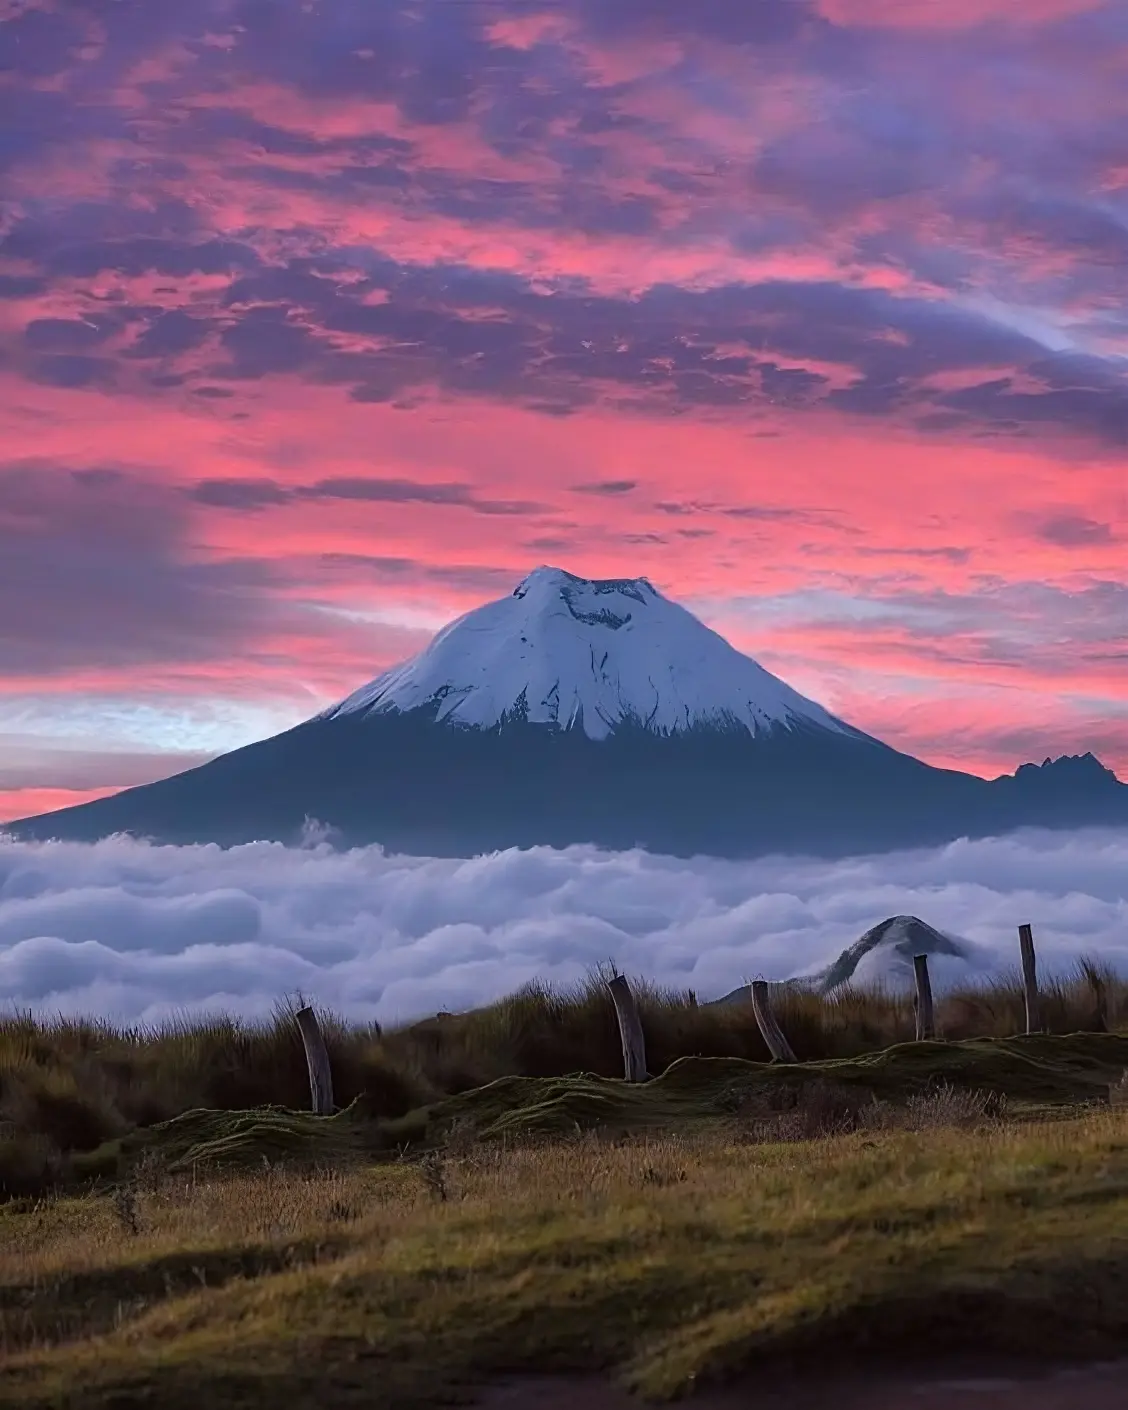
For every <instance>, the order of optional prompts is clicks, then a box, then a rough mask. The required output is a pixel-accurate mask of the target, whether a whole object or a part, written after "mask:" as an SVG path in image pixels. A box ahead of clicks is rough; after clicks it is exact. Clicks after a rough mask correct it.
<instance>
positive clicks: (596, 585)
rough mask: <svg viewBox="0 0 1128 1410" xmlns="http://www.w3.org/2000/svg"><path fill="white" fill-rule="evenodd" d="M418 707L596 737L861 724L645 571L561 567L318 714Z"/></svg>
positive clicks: (451, 716)
mask: <svg viewBox="0 0 1128 1410" xmlns="http://www.w3.org/2000/svg"><path fill="white" fill-rule="evenodd" d="M416 709H433V710H434V713H435V718H436V719H438V720H443V721H446V722H448V723H450V724H457V725H474V726H477V727H479V728H490V727H493V726H496V725H499V724H501V723H502V722H503V721H505V720H515V719H522V720H525V721H527V722H528V723H530V724H546V725H554V726H557V727H558V728H562V729H579V730H582V731H583V733H584V734H586V735H587V736H588V737H589V738H590V739H606V738H607V736H608V735H609V734H611V733H612V731H613V730H614V729H615V728H616V726H619V725H622V724H625V723H629V722H634V723H636V724H641V725H642V726H643V727H644V728H646V729H649V730H653V731H655V732H656V733H659V734H670V733H674V732H676V731H680V730H687V729H692V728H694V727H696V726H702V725H704V726H719V725H726V724H733V725H739V726H743V727H744V728H746V729H748V730H751V731H752V732H753V733H755V732H757V731H763V730H766V729H771V728H772V727H774V726H780V725H781V726H784V727H789V726H790V725H792V724H795V723H797V722H800V721H804V722H807V723H811V724H815V725H819V726H821V727H822V728H823V729H828V730H831V731H834V732H838V733H851V732H852V731H850V729H849V726H847V725H844V724H843V723H842V721H841V720H837V719H835V717H834V716H833V715H831V714H829V713H828V712H827V711H826V710H824V709H823V708H822V706H821V705H816V704H815V702H814V701H813V700H808V699H806V698H805V697H804V696H802V695H800V694H799V693H798V691H795V690H792V689H791V687H790V686H788V685H785V684H784V682H783V681H781V680H779V679H777V677H775V676H773V675H771V674H770V673H769V672H768V671H765V670H764V668H763V667H762V666H760V665H758V664H757V662H755V661H753V660H752V659H751V658H750V657H748V656H744V655H742V654H741V652H739V651H737V650H736V649H735V648H734V647H732V646H730V645H729V643H728V642H727V641H725V639H724V637H722V636H719V635H718V634H717V633H716V632H714V631H711V630H710V629H709V628H708V627H706V626H705V625H704V623H702V622H699V621H698V620H697V618H696V617H694V616H693V615H692V614H691V613H689V612H687V611H686V610H685V608H684V607H679V606H678V605H677V604H676V603H674V602H671V601H669V599H668V598H665V597H663V596H662V594H661V593H659V592H657V591H656V590H655V588H654V587H653V586H652V585H651V584H650V582H649V581H648V580H647V579H646V578H621V579H607V580H603V581H598V580H597V581H594V582H593V581H589V580H587V579H584V578H577V577H576V576H575V575H574V574H572V573H566V572H564V571H563V569H560V568H538V569H536V571H535V572H533V573H530V574H529V576H528V577H527V578H526V579H525V580H524V581H523V582H522V583H520V584H518V586H517V587H516V588H515V589H514V591H513V592H512V593H511V594H510V596H509V597H503V598H500V599H499V600H498V601H496V602H488V603H486V604H485V606H483V607H478V608H476V609H475V610H474V611H473V612H468V613H467V614H466V615H465V616H464V617H459V618H458V620H457V621H454V622H452V623H451V624H450V625H449V626H447V627H444V628H443V630H442V631H441V632H439V634H438V635H437V636H436V637H435V639H434V641H432V642H431V644H430V646H428V647H427V649H426V650H425V651H423V652H421V653H420V655H418V656H417V657H415V659H414V660H412V661H409V662H407V663H406V664H405V665H403V666H398V667H396V668H395V669H394V670H391V671H388V672H386V673H385V674H384V675H382V676H379V677H378V678H377V679H376V680H374V681H372V682H371V684H369V685H366V686H363V687H362V688H361V689H360V690H358V691H356V692H354V694H352V695H350V696H349V697H348V699H347V700H345V701H343V702H342V703H341V704H340V705H337V706H334V707H333V708H332V709H331V710H328V711H326V712H325V716H324V717H323V718H329V719H331V718H335V717H339V716H341V715H350V714H360V715H365V716H372V715H379V714H386V713H388V712H389V711H393V710H399V711H407V710H416Z"/></svg>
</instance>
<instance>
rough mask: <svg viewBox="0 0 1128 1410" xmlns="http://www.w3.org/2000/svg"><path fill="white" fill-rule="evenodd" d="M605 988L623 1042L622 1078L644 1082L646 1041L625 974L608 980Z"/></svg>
mask: <svg viewBox="0 0 1128 1410" xmlns="http://www.w3.org/2000/svg"><path fill="white" fill-rule="evenodd" d="M607 987H608V989H609V990H610V991H611V999H612V1001H613V1002H614V1005H615V1017H616V1018H617V1019H618V1020H619V1037H620V1038H621V1039H622V1042H623V1076H624V1077H625V1078H626V1079H627V1081H628V1082H645V1081H646V1078H647V1071H646V1040H645V1039H644V1037H643V1036H642V1019H641V1018H639V1016H638V1005H637V1004H636V1003H635V996H634V995H633V994H632V993H631V986H630V985H629V984H628V983H627V977H626V975H625V974H617V975H615V977H614V979H609V980H608V981H607Z"/></svg>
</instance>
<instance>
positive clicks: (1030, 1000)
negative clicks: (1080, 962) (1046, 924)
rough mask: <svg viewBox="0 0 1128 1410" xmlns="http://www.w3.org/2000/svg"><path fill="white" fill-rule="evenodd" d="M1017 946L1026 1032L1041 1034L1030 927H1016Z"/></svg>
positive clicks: (1040, 1007)
mask: <svg viewBox="0 0 1128 1410" xmlns="http://www.w3.org/2000/svg"><path fill="white" fill-rule="evenodd" d="M1018 944H1019V948H1020V949H1021V951H1022V983H1023V987H1024V988H1025V990H1026V1031H1027V1033H1041V1031H1042V1004H1041V1000H1040V999H1039V997H1038V962H1037V959H1036V957H1035V955H1034V932H1033V931H1032V930H1031V928H1030V926H1028V925H1020V926H1019V927H1018Z"/></svg>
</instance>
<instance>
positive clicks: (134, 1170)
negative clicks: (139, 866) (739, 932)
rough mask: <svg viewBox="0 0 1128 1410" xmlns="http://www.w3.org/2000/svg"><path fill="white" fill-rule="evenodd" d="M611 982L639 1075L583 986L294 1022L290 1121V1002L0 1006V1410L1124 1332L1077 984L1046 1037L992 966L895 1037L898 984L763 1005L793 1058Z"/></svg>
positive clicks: (416, 1401) (1099, 1088)
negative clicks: (191, 1020)
mask: <svg viewBox="0 0 1128 1410" xmlns="http://www.w3.org/2000/svg"><path fill="white" fill-rule="evenodd" d="M636 987H637V988H640V989H641V990H642V993H641V999H642V1003H641V1008H642V1014H643V1024H644V1027H645V1030H646V1038H647V1046H648V1056H649V1065H650V1067H651V1069H652V1070H656V1071H658V1072H659V1074H660V1075H659V1076H657V1077H656V1078H654V1079H653V1080H651V1081H649V1082H646V1083H643V1084H627V1083H625V1082H623V1081H621V1080H619V1078H618V1077H617V1076H616V1075H615V1074H616V1073H617V1072H618V1071H619V1070H620V1061H621V1058H620V1050H619V1040H618V1033H617V1029H616V1026H615V1019H614V1014H613V1010H612V1008H611V1004H610V1001H609V999H608V998H607V996H606V991H605V989H604V988H603V987H602V985H601V984H600V983H599V982H598V976H597V977H595V978H593V981H592V983H591V984H590V985H588V986H587V987H586V988H585V989H583V990H581V991H578V992H576V993H574V994H571V995H552V994H548V993H545V992H543V991H537V990H534V991H527V992H525V993H523V994H519V995H516V996H514V997H513V998H511V999H509V1000H506V1001H504V1002H503V1003H501V1004H498V1005H495V1006H494V1007H492V1008H490V1009H487V1010H482V1011H480V1012H477V1013H472V1014H467V1015H460V1016H446V1017H438V1018H435V1019H431V1020H428V1021H427V1022H425V1023H422V1024H416V1025H413V1026H411V1027H409V1028H404V1029H401V1030H398V1031H395V1032H387V1033H381V1032H379V1031H378V1030H376V1029H375V1028H370V1029H355V1028H348V1027H346V1026H345V1025H343V1024H340V1023H337V1022H335V1021H333V1020H331V1019H328V1018H326V1019H325V1024H324V1026H325V1028H326V1030H327V1036H328V1039H329V1047H330V1052H331V1059H332V1063H333V1069H334V1082H335V1085H336V1088H337V1093H338V1099H339V1100H340V1101H342V1102H343V1103H344V1105H343V1107H342V1109H340V1110H338V1111H337V1112H336V1113H335V1114H334V1115H333V1116H331V1117H320V1118H318V1117H314V1116H312V1115H310V1114H309V1113H308V1111H306V1110H303V1109H302V1108H304V1107H305V1106H306V1105H307V1102H308V1082H307V1076H306V1072H305V1064H304V1057H303V1054H302V1049H301V1046H300V1042H299V1040H298V1038H297V1036H296V1031H295V1026H294V1024H293V1021H292V1018H291V1017H290V1016H289V1015H288V1014H286V1013H280V1014H279V1015H278V1018H277V1020H276V1021H275V1022H274V1023H273V1024H270V1025H263V1026H261V1027H257V1028H255V1027H243V1026H240V1025H238V1024H235V1023H231V1022H224V1023H219V1022H214V1023H209V1024H197V1025H194V1026H193V1025H181V1026H179V1027H177V1028H172V1029H166V1030H164V1031H161V1032H150V1033H142V1032H135V1033H123V1032H117V1031H114V1030H111V1029H109V1028H107V1027H100V1026H98V1025H92V1024H62V1023H59V1024H53V1025H52V1024H46V1025H45V1024H39V1023H35V1022H33V1021H31V1020H23V1019H13V1020H9V1021H8V1022H7V1023H6V1024H5V1025H4V1026H3V1027H0V1119H2V1120H3V1121H4V1123H5V1125H4V1127H3V1128H2V1129H0V1180H2V1181H3V1193H4V1194H5V1195H6V1196H7V1197H6V1199H4V1200H2V1201H0V1404H11V1405H20V1406H25V1407H36V1406H38V1407H47V1406H57V1407H73V1408H74V1410H84V1407H90V1408H91V1410H94V1407H98V1408H99V1410H111V1407H112V1408H113V1410H126V1407H132V1406H156V1405H160V1406H167V1407H173V1410H175V1407H179V1406H184V1407H189V1406H191V1407H192V1410H199V1407H200V1406H201V1405H205V1406H206V1405H224V1406H228V1405H230V1406H244V1407H248V1410H249V1407H266V1406H271V1407H274V1406H278V1405H286V1406H287V1407H288V1410H302V1407H306V1406H310V1407H313V1406H316V1407H318V1410H334V1407H339V1406H340V1407H343V1406H352V1405H356V1406H360V1405H364V1406H366V1407H371V1406H374V1405H375V1406H387V1407H389V1408H390V1410H391V1408H392V1407H399V1406H402V1407H409V1406H419V1405H425V1404H433V1403H436V1402H437V1400H438V1399H439V1397H441V1396H445V1395H456V1394H459V1393H463V1392H466V1391H467V1390H468V1388H470V1387H472V1386H473V1385H474V1383H475V1382H477V1381H480V1380H482V1379H487V1378H490V1377H492V1376H496V1375H499V1374H502V1373H505V1372H511V1371H514V1370H521V1369H537V1370H546V1369H569V1368H571V1369H576V1370H606V1371H608V1372H609V1373H611V1374H614V1375H615V1376H617V1377H619V1378H620V1379H621V1380H622V1381H624V1382H625V1383H626V1384H628V1385H629V1386H631V1387H633V1388H635V1389H637V1390H640V1391H642V1392H644V1393H646V1394H648V1395H651V1396H655V1397H670V1396H675V1395H679V1394H681V1393H683V1392H685V1391H686V1390H689V1389H692V1388H694V1387H696V1386H700V1385H702V1384H705V1383H707V1382H708V1380H709V1379H710V1378H712V1377H718V1376H724V1375H726V1374H728V1373H731V1372H733V1371H734V1370H736V1369H737V1368H739V1367H742V1366H744V1365H746V1364H749V1363H761V1362H764V1361H771V1360H773V1359H776V1358H781V1357H783V1358H786V1357H799V1358H803V1357H804V1356H810V1355H811V1354H812V1353H813V1352H815V1351H817V1359H818V1362H819V1364H820V1365H823V1364H825V1363H826V1362H827V1361H828V1360H833V1358H834V1357H835V1356H836V1355H839V1354H842V1355H844V1354H846V1352H847V1350H848V1349H852V1350H853V1352H854V1353H856V1352H857V1351H858V1350H859V1349H860V1350H862V1351H864V1350H865V1349H866V1348H867V1347H868V1348H869V1349H870V1351H871V1352H873V1353H875V1354H880V1355H881V1356H882V1357H883V1358H886V1359H887V1358H888V1357H889V1356H891V1355H892V1356H896V1355H898V1354H900V1353H902V1352H904V1351H905V1350H906V1349H907V1348H910V1347H911V1346H912V1345H913V1344H914V1341H915V1340H917V1339H919V1338H921V1337H924V1336H927V1346H928V1349H929V1350H930V1352H932V1353H933V1354H935V1352H936V1351H938V1350H942V1349H943V1348H945V1347H950V1348H961V1349H973V1350H981V1351H982V1350H1001V1351H1018V1350H1028V1351H1034V1352H1036V1353H1039V1354H1061V1353H1078V1354H1090V1353H1091V1354H1102V1353H1106V1352H1114V1351H1118V1350H1119V1349H1120V1348H1121V1347H1122V1346H1123V1340H1124V1338H1125V1336H1126V1335H1128V1107H1124V1106H1121V1105H1119V1104H1118V1103H1117V1102H1111V1103H1110V1088H1114V1087H1115V1088H1116V1089H1117V1092H1119V1091H1120V1090H1125V1089H1122V1088H1121V1087H1120V1086H1118V1084H1119V1083H1120V1079H1121V1078H1122V1076H1123V1074H1124V1072H1125V1070H1126V1069H1128V1034H1126V1033H1124V1032H1119V1031H1116V1029H1117V1028H1118V1026H1119V1025H1120V1023H1121V1021H1122V1019H1123V1017H1124V1014H1123V1011H1122V1000H1123V995H1122V993H1121V990H1120V988H1119V986H1118V985H1117V984H1116V983H1115V982H1114V981H1112V980H1111V978H1110V977H1109V976H1105V975H1102V974H1100V973H1099V972H1097V971H1088V972H1082V973H1081V974H1079V975H1078V976H1077V978H1076V980H1074V981H1072V982H1070V983H1068V984H1062V985H1059V986H1057V988H1056V989H1051V991H1050V992H1049V994H1048V995H1047V999H1046V1010H1047V1017H1048V1021H1049V1025H1050V1027H1051V1028H1054V1029H1057V1030H1059V1031H1058V1032H1051V1033H1046V1034H1039V1035H1035V1036H1029V1037H1027V1036H1023V1037H1010V1036H1007V1035H1008V1034H1012V1033H1014V1032H1015V1030H1017V1029H1018V1028H1020V1027H1021V1013H1022V1010H1021V997H1020V992H1019V990H1018V988H1017V986H1009V985H1002V986H998V987H996V988H995V989H992V990H986V991H978V992H976V993H969V994H965V995H954V996H949V998H948V999H946V1000H944V1001H943V1003H942V1005H941V1007H940V1023H941V1028H942V1031H944V1033H945V1035H946V1038H947V1039H948V1041H944V1042H935V1043H913V1042H904V1041H901V1042H897V1041H895V1040H897V1039H904V1038H907V1037H908V1036H909V1034H910V1033H911V1027H910V1021H911V1009H910V1007H909V1006H908V1004H907V1003H906V1002H905V1001H903V1000H901V999H898V998H896V997H892V996H888V995H881V994H857V993H847V994H844V995H842V996H840V997H839V998H838V999H837V1000H819V999H815V998H814V997H813V996H811V995H803V994H798V995H793V996H788V997H786V998H785V999H784V1000H783V1001H782V1002H780V1003H779V1004H778V1005H777V1011H778V1014H779V1017H780V1020H781V1022H782V1024H783V1026H784V1027H785V1030H786V1031H787V1032H788V1035H789V1037H790V1038H791V1041H792V1042H793V1044H794V1046H795V1047H796V1049H797V1050H798V1052H799V1055H800V1057H801V1058H802V1059H804V1061H802V1062H801V1063H800V1064H797V1065H795V1066H784V1065H778V1064H769V1063H767V1062H764V1061H762V1059H763V1058H765V1057H766V1054H765V1053H764V1052H763V1050H762V1049H761V1048H760V1047H759V1035H758V1033H757V1031H756V1028H755V1023H754V1020H753V1018H752V1016H751V1014H750V1012H749V1011H748V1009H747V1007H746V1006H744V1005H742V1004H736V1005H732V1006H729V1007H724V1008H711V1007H706V1006H697V1005H696V1004H695V1003H693V1002H692V1001H691V999H690V997H689V996H688V995H672V994H662V993H656V992H654V991H649V990H646V989H645V987H644V986H636ZM1084 1029H1088V1030H1092V1029H1103V1030H1104V1031H1078V1030H1084ZM906 1030H908V1031H906ZM969 1030H970V1033H971V1034H973V1035H977V1036H969ZM1060 1030H1067V1031H1064V1032H1063V1031H1060ZM1069 1030H1071V1031H1069Z"/></svg>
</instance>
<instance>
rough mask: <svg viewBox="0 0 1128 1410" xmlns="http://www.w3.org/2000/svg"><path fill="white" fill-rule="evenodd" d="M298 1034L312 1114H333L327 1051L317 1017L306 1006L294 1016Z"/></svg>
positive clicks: (331, 1083)
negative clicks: (307, 1074)
mask: <svg viewBox="0 0 1128 1410" xmlns="http://www.w3.org/2000/svg"><path fill="white" fill-rule="evenodd" d="M294 1019H295V1021H296V1023H297V1025H298V1032H299V1033H300V1034H301V1035H302V1046H303V1047H304V1048H305V1055H306V1066H307V1067H308V1068H309V1094H310V1101H311V1103H312V1105H313V1110H314V1113H315V1114H316V1115H317V1116H332V1114H333V1074H332V1072H331V1071H330V1068H329V1049H328V1048H327V1047H326V1046H325V1039H324V1038H323V1037H322V1036H321V1029H320V1028H319V1027H318V1024H317V1015H316V1014H315V1013H314V1011H313V1009H312V1008H310V1007H309V1005H308V1004H307V1005H306V1007H305V1008H303V1009H299V1010H298V1011H297V1013H296V1014H295V1015H294Z"/></svg>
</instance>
